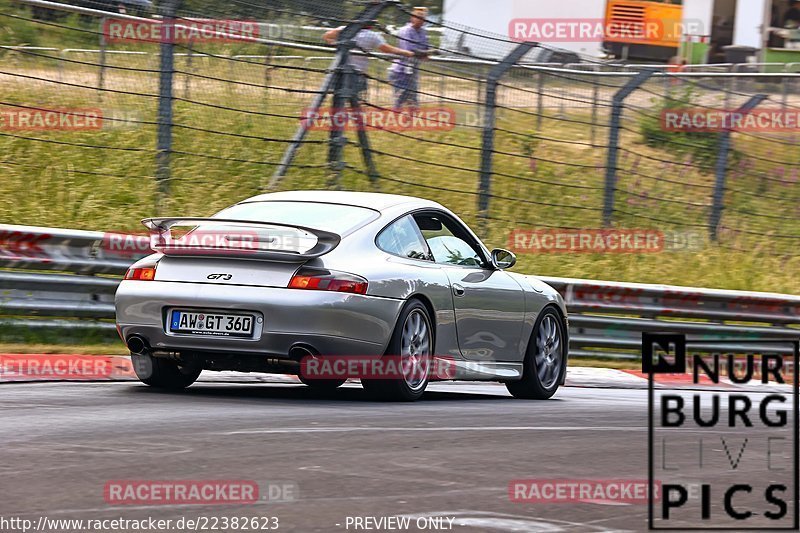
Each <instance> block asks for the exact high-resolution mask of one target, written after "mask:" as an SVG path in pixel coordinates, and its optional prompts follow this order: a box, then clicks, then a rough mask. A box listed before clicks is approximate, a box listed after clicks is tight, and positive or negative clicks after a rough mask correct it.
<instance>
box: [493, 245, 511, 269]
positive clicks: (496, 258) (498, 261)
mask: <svg viewBox="0 0 800 533" xmlns="http://www.w3.org/2000/svg"><path fill="white" fill-rule="evenodd" d="M516 264H517V256H516V255H514V254H513V253H512V252H509V251H508V250H503V249H502V248H496V249H494V250H492V266H494V267H495V268H496V269H498V270H505V269H507V268H511V267H513V266H514V265H516Z"/></svg>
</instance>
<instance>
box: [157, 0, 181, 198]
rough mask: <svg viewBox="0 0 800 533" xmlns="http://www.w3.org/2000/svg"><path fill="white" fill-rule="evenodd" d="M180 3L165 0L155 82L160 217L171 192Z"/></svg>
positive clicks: (173, 0)
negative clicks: (177, 22)
mask: <svg viewBox="0 0 800 533" xmlns="http://www.w3.org/2000/svg"><path fill="white" fill-rule="evenodd" d="M179 5H180V0H166V1H165V2H164V3H163V4H162V9H163V10H164V11H163V15H164V31H165V35H166V38H165V39H164V40H163V41H162V42H161V65H160V75H159V80H158V140H157V146H156V182H157V184H158V191H157V193H156V194H157V198H156V212H157V213H159V214H160V213H161V212H162V208H163V203H164V199H165V198H166V197H167V196H168V195H169V190H170V182H169V180H170V177H171V168H170V159H171V157H170V156H171V152H172V118H173V108H172V104H173V94H172V82H173V77H174V71H175V44H174V42H172V41H174V39H173V35H174V31H173V30H174V24H175V17H176V15H177V12H178V6H179Z"/></svg>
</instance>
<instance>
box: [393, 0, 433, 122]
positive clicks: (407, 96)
mask: <svg viewBox="0 0 800 533" xmlns="http://www.w3.org/2000/svg"><path fill="white" fill-rule="evenodd" d="M427 16H428V8H427V7H415V8H414V10H413V11H412V15H411V21H410V22H409V23H408V24H406V25H405V26H403V28H401V29H400V31H399V32H398V33H397V46H398V47H399V48H402V49H403V50H408V51H409V52H413V53H414V59H398V60H397V61H395V62H394V64H393V65H392V66H391V68H390V69H389V81H390V82H391V84H392V86H393V87H394V96H395V103H394V107H395V109H401V108H402V107H403V104H405V103H408V104H409V106H411V107H419V98H418V97H417V93H418V87H419V61H418V60H417V59H416V58H419V57H423V58H424V57H427V56H428V55H429V54H430V50H429V49H430V42H429V41H428V31H427V30H426V29H425V19H426V18H427Z"/></svg>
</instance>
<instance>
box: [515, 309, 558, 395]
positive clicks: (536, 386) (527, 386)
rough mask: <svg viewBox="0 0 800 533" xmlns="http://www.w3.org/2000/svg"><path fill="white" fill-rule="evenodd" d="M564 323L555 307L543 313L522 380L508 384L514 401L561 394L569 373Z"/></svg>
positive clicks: (526, 358) (528, 354)
mask: <svg viewBox="0 0 800 533" xmlns="http://www.w3.org/2000/svg"><path fill="white" fill-rule="evenodd" d="M565 339H566V335H565V334H564V322H563V321H562V320H561V317H560V316H559V314H558V312H557V311H556V310H555V309H553V308H552V307H547V308H545V309H544V311H542V314H541V315H540V316H539V319H538V320H537V321H536V326H535V327H534V330H533V335H532V336H531V342H530V343H529V344H528V350H527V352H526V354H525V363H524V366H523V370H522V379H521V380H519V381H511V382H508V383H506V388H507V389H508V392H510V393H511V395H512V396H514V398H520V399H524V400H547V399H548V398H550V397H552V396H553V394H555V393H556V391H557V390H558V386H559V384H561V380H562V377H563V375H564V374H563V373H564V372H566V370H567V369H566V364H565V363H566V352H567V343H566V340H565Z"/></svg>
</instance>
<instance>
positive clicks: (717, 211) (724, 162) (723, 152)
mask: <svg viewBox="0 0 800 533" xmlns="http://www.w3.org/2000/svg"><path fill="white" fill-rule="evenodd" d="M766 98H767V95H765V94H756V95H755V96H753V97H751V98H750V99H749V100H748V101H747V102H745V104H744V105H743V106H742V107H740V108H739V109H737V110H736V113H737V114H740V113H741V114H747V113H749V112H750V111H752V110H753V109H755V108H756V106H758V104H760V103H761V102H763V101H764V100H766ZM730 149H731V130H730V129H725V130H724V131H723V132H722V133H720V134H719V153H718V154H717V166H716V174H717V179H716V183H715V185H714V204H713V205H712V207H711V216H710V217H709V220H708V231H709V234H710V237H711V240H712V241H713V242H716V241H717V240H718V239H719V223H720V221H721V220H722V210H723V209H725V179H726V177H727V173H728V155H729V154H730Z"/></svg>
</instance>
